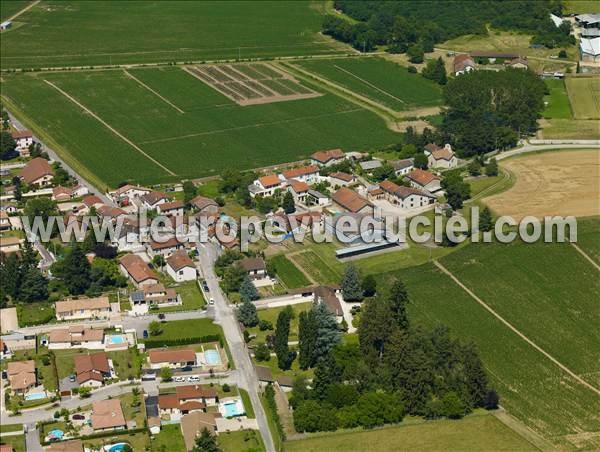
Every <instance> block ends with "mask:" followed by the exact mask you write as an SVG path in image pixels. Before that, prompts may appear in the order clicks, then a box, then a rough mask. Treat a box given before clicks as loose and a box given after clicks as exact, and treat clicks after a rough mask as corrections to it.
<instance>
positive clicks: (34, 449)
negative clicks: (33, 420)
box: [25, 424, 44, 452]
mask: <svg viewBox="0 0 600 452" xmlns="http://www.w3.org/2000/svg"><path fill="white" fill-rule="evenodd" d="M27 427H28V428H29V430H28V431H27V434H26V435H25V449H26V450H27V452H41V451H43V450H44V448H43V447H42V444H41V443H40V435H39V432H38V431H37V429H36V428H35V424H27Z"/></svg>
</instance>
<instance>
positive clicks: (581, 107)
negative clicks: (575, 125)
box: [566, 77, 600, 119]
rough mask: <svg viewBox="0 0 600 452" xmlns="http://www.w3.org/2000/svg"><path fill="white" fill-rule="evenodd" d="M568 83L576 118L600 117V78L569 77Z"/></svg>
mask: <svg viewBox="0 0 600 452" xmlns="http://www.w3.org/2000/svg"><path fill="white" fill-rule="evenodd" d="M566 85H567V90H568V93H569V98H570V99H571V105H572V107H573V113H574V116H575V119H600V79H599V78H598V77H568V78H567V79H566Z"/></svg>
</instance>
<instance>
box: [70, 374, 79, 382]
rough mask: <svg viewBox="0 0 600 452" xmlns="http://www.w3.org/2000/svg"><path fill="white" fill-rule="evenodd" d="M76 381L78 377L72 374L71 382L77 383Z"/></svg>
mask: <svg viewBox="0 0 600 452" xmlns="http://www.w3.org/2000/svg"><path fill="white" fill-rule="evenodd" d="M76 380H77V377H76V375H75V374H71V375H69V381H70V382H74V381H76Z"/></svg>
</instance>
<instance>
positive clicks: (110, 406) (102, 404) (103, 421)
mask: <svg viewBox="0 0 600 452" xmlns="http://www.w3.org/2000/svg"><path fill="white" fill-rule="evenodd" d="M126 427H127V423H126V422H125V416H124V415H123V410H122V409H121V402H120V401H119V399H109V400H99V401H97V402H94V403H93V404H92V428H93V429H94V430H95V431H96V432H105V431H111V430H122V429H124V428H126Z"/></svg>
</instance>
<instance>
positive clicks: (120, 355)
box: [108, 347, 144, 381]
mask: <svg viewBox="0 0 600 452" xmlns="http://www.w3.org/2000/svg"><path fill="white" fill-rule="evenodd" d="M108 358H109V359H112V362H113V365H114V367H115V371H116V372H117V377H118V378H119V380H121V381H123V380H129V379H130V378H140V375H141V369H142V363H143V362H144V356H143V355H142V354H141V353H139V352H137V349H135V348H133V347H130V348H128V349H127V350H122V351H117V352H109V353H108Z"/></svg>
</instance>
